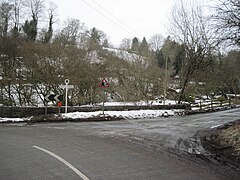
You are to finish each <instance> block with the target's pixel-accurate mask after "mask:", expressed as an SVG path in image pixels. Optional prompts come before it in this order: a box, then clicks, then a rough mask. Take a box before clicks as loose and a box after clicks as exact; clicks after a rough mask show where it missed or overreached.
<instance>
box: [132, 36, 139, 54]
mask: <svg viewBox="0 0 240 180" xmlns="http://www.w3.org/2000/svg"><path fill="white" fill-rule="evenodd" d="M131 50H132V51H133V52H135V53H138V52H139V40H138V38H136V37H134V38H133V40H132V47H131Z"/></svg>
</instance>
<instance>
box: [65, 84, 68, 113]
mask: <svg viewBox="0 0 240 180" xmlns="http://www.w3.org/2000/svg"><path fill="white" fill-rule="evenodd" d="M66 85H67V84H66ZM67 93H68V88H67V87H66V94H65V113H67V99H68V96H67Z"/></svg>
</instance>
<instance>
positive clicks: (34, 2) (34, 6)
mask: <svg viewBox="0 0 240 180" xmlns="http://www.w3.org/2000/svg"><path fill="white" fill-rule="evenodd" d="M26 3H27V6H28V7H29V9H30V11H31V20H30V21H29V20H26V21H25V24H24V26H23V31H24V32H25V34H26V35H27V38H28V39H29V40H32V41H36V39H37V34H38V22H39V18H40V17H41V16H42V14H43V12H44V8H45V6H44V0H28V1H26Z"/></svg>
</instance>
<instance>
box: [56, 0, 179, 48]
mask: <svg viewBox="0 0 240 180" xmlns="http://www.w3.org/2000/svg"><path fill="white" fill-rule="evenodd" d="M52 1H53V2H54V3H55V4H56V5H57V14H58V18H59V19H60V20H61V21H64V20H66V19H67V18H76V19H79V20H80V21H81V22H82V23H85V25H86V26H87V27H88V28H89V29H90V28H93V27H96V28H97V29H100V30H102V31H103V32H105V33H106V34H107V36H108V38H109V40H110V42H112V43H113V44H114V45H119V44H120V42H121V40H122V39H124V38H133V37H134V36H136V37H138V38H140V39H142V38H143V37H144V36H145V37H146V38H147V39H149V38H150V37H151V36H152V35H154V34H162V35H163V36H166V35H168V33H167V30H166V28H165V27H166V25H167V21H168V17H167V15H168V14H169V12H170V11H171V8H172V6H173V4H174V2H176V0H52Z"/></svg>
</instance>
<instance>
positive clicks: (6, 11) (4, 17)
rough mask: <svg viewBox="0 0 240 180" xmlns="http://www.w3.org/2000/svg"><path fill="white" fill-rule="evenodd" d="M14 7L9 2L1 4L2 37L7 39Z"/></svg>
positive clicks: (0, 32) (0, 33) (0, 28)
mask: <svg viewBox="0 0 240 180" xmlns="http://www.w3.org/2000/svg"><path fill="white" fill-rule="evenodd" d="M12 10H13V5H12V4H10V3H7V2H2V3H1V4H0V36H3V37H6V36H7V34H8V30H9V24H10V19H11V16H12Z"/></svg>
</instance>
